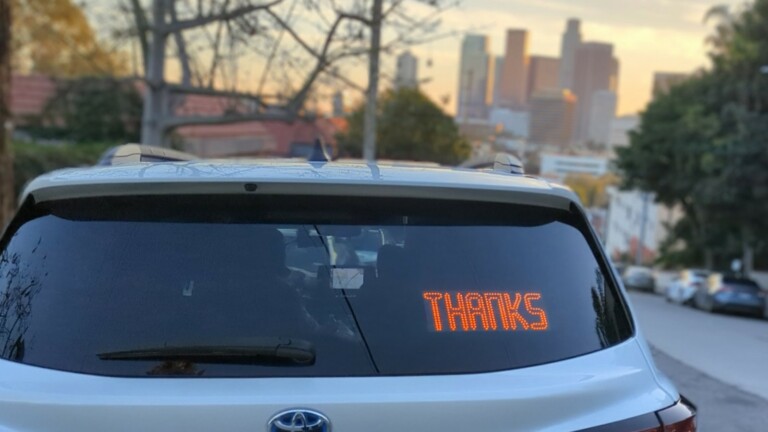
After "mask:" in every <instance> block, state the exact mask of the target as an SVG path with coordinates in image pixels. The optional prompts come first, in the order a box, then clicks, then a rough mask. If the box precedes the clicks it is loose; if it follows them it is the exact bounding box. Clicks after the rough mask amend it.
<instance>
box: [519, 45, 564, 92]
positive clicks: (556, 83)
mask: <svg viewBox="0 0 768 432" xmlns="http://www.w3.org/2000/svg"><path fill="white" fill-rule="evenodd" d="M559 87H560V60H559V59H557V58H555V57H545V56H535V55H534V56H531V61H530V65H529V67H528V87H527V90H526V98H527V99H528V100H530V98H531V96H532V95H533V94H534V93H535V92H537V91H539V90H545V89H556V88H559Z"/></svg>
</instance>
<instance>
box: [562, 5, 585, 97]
mask: <svg viewBox="0 0 768 432" xmlns="http://www.w3.org/2000/svg"><path fill="white" fill-rule="evenodd" d="M580 44H581V22H580V21H579V20H577V19H573V18H572V19H569V20H568V24H567V25H566V29H565V33H563V39H562V43H561V45H560V87H561V88H564V89H570V90H573V85H574V82H573V80H574V74H575V64H576V50H577V49H578V47H579V45H580Z"/></svg>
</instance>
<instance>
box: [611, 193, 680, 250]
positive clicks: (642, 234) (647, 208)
mask: <svg viewBox="0 0 768 432" xmlns="http://www.w3.org/2000/svg"><path fill="white" fill-rule="evenodd" d="M608 195H609V197H610V203H609V206H608V219H607V223H606V230H605V237H604V243H605V249H606V251H607V252H608V254H610V255H611V257H612V258H613V259H614V260H619V259H621V258H622V257H624V258H628V259H629V262H634V261H635V259H636V257H637V252H638V249H639V250H641V251H642V258H643V262H645V263H649V262H652V261H653V259H654V258H656V256H657V254H658V250H659V246H660V245H661V243H662V242H663V241H664V239H665V238H666V237H667V233H668V230H667V227H668V226H672V224H674V223H675V222H676V221H677V220H678V219H679V218H680V217H681V215H682V214H681V212H680V211H679V210H678V209H673V208H669V207H666V206H664V205H660V204H656V203H655V202H654V199H655V196H654V195H653V194H651V193H646V192H640V191H637V190H631V191H622V190H619V189H617V188H616V187H609V188H608Z"/></svg>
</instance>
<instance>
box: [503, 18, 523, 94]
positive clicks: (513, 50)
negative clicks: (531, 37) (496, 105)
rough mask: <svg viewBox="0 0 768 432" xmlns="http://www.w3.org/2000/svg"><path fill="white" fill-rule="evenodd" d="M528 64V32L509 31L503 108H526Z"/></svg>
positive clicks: (505, 52) (505, 56) (519, 30)
mask: <svg viewBox="0 0 768 432" xmlns="http://www.w3.org/2000/svg"><path fill="white" fill-rule="evenodd" d="M528 62H529V58H528V31H527V30H522V29H509V30H507V40H506V47H505V51H504V68H503V71H504V75H503V76H502V78H501V104H500V105H501V106H504V107H506V108H512V109H522V108H525V106H526V102H527V100H526V93H527V86H528Z"/></svg>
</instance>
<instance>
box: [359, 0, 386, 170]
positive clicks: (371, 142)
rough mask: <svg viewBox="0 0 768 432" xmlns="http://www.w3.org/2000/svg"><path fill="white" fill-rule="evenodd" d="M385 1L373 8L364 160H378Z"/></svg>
mask: <svg viewBox="0 0 768 432" xmlns="http://www.w3.org/2000/svg"><path fill="white" fill-rule="evenodd" d="M383 3H384V0H373V6H372V8H371V53H370V56H369V59H368V92H367V93H368V94H367V97H366V101H365V121H364V125H363V158H364V159H365V160H366V161H367V162H372V161H374V160H375V159H376V105H377V104H376V100H377V98H378V94H379V54H380V51H381V14H382V4H383Z"/></svg>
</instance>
